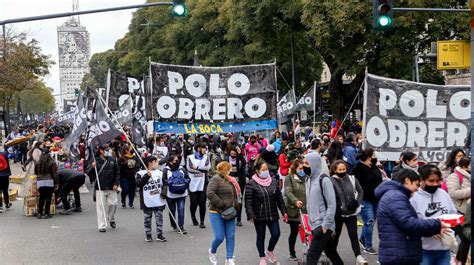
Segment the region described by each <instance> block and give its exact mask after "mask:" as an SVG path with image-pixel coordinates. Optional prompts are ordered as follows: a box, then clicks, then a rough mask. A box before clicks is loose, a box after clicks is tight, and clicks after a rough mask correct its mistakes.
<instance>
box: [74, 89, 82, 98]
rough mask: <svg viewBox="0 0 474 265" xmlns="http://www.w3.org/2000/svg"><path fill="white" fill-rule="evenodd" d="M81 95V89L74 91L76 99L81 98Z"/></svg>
mask: <svg viewBox="0 0 474 265" xmlns="http://www.w3.org/2000/svg"><path fill="white" fill-rule="evenodd" d="M80 94H81V91H80V90H79V88H76V89H74V95H75V96H76V97H79V95H80Z"/></svg>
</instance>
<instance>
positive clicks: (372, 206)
mask: <svg viewBox="0 0 474 265" xmlns="http://www.w3.org/2000/svg"><path fill="white" fill-rule="evenodd" d="M362 205H363V207H362V209H361V212H360V217H362V220H363V221H364V226H362V233H361V234H360V239H361V240H362V242H363V243H364V246H365V248H366V249H367V248H371V247H372V234H373V233H374V225H375V217H376V215H377V203H375V202H368V201H362Z"/></svg>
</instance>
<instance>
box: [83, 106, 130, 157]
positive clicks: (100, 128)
mask: <svg viewBox="0 0 474 265" xmlns="http://www.w3.org/2000/svg"><path fill="white" fill-rule="evenodd" d="M94 113H95V115H93V117H92V119H91V121H90V126H89V131H88V135H87V145H88V146H90V147H91V148H92V149H94V148H95V147H96V146H99V145H104V144H107V143H109V142H110V141H112V140H113V139H115V138H116V137H118V136H120V135H121V134H122V133H121V132H120V131H119V130H118V129H117V128H116V127H115V125H114V124H113V123H112V121H111V120H110V119H109V117H107V114H106V112H105V110H104V107H103V106H102V104H101V103H100V102H97V103H96V104H95V106H94Z"/></svg>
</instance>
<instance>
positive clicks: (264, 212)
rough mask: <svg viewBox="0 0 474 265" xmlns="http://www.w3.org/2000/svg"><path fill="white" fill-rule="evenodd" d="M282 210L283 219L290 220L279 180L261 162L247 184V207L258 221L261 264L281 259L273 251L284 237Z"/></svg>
mask: <svg viewBox="0 0 474 265" xmlns="http://www.w3.org/2000/svg"><path fill="white" fill-rule="evenodd" d="M278 209H279V210H280V212H281V214H282V216H283V221H288V215H287V212H286V207H285V202H284V200H283V196H282V194H281V190H280V189H279V188H278V183H277V181H276V180H275V179H274V178H272V177H271V176H270V171H269V169H268V166H267V164H265V163H257V165H255V174H254V175H253V177H252V179H251V180H250V181H249V183H247V186H246V187H245V210H246V213H247V220H248V221H249V222H251V223H253V224H254V226H255V231H256V233H257V250H258V253H259V255H260V265H266V264H267V261H266V257H268V260H269V261H270V262H271V263H276V262H277V257H276V255H275V253H273V250H274V249H275V246H276V244H277V242H278V239H279V238H280V224H279V215H278ZM266 227H268V229H269V230H270V235H271V237H270V241H269V243H268V248H267V251H265V230H266Z"/></svg>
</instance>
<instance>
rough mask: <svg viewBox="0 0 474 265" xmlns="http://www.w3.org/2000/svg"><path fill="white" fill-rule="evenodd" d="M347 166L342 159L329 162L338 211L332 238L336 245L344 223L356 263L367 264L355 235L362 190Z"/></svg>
mask: <svg viewBox="0 0 474 265" xmlns="http://www.w3.org/2000/svg"><path fill="white" fill-rule="evenodd" d="M347 169H348V166H347V164H346V162H344V161H343V160H336V161H334V162H333V163H332V164H331V170H330V173H331V177H332V178H331V181H332V183H333V185H334V191H335V192H336V197H337V200H338V201H339V204H338V206H339V211H336V231H335V232H336V236H335V238H334V240H335V244H336V247H337V245H338V243H339V237H340V236H341V232H342V226H343V225H344V224H345V225H346V228H347V233H348V234H349V239H350V240H351V246H352V251H353V252H354V256H355V257H356V264H368V262H367V260H366V259H365V258H364V257H363V256H362V255H361V252H360V246H359V241H358V237H357V215H358V214H359V213H360V211H361V207H360V205H361V204H362V198H363V195H364V194H363V193H364V192H363V190H362V187H361V186H360V184H359V181H357V179H356V178H355V177H354V176H352V175H349V174H348V173H347Z"/></svg>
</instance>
